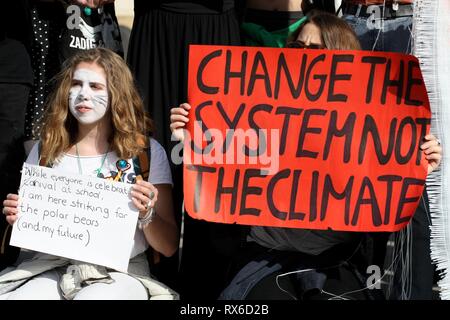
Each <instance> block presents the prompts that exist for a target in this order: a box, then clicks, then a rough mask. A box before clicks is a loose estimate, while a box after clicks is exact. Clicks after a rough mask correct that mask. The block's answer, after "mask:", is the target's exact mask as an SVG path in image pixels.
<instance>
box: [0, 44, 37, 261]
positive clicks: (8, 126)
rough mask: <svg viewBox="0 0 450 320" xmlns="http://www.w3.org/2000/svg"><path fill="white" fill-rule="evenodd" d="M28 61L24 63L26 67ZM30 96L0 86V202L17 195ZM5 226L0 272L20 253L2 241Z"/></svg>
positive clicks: (0, 224)
mask: <svg viewBox="0 0 450 320" xmlns="http://www.w3.org/2000/svg"><path fill="white" fill-rule="evenodd" d="M23 50H25V48H24V47H23ZM21 56H23V55H21ZM27 61H28V60H25V61H23V63H24V64H26V63H27ZM28 63H29V62H28ZM29 92H30V86H29V85H27V84H23V83H0V199H1V201H2V202H3V200H4V199H6V195H7V194H8V193H18V191H17V190H18V189H19V185H20V170H21V168H22V164H23V162H24V160H25V150H24V148H23V131H24V130H23V128H24V119H25V108H26V106H27V101H28V94H29ZM1 207H2V206H1ZM6 226H7V222H6V219H5V218H4V216H3V215H2V217H1V219H0V236H1V238H0V241H1V246H2V248H1V252H0V270H2V269H4V268H5V267H6V266H8V265H10V264H11V263H13V262H14V261H15V260H16V258H17V257H18V255H19V249H18V248H16V247H12V246H9V245H8V243H9V241H8V239H7V238H4V237H3V236H4V235H5V233H4V232H5V230H6ZM8 237H9V233H8ZM3 241H5V243H3Z"/></svg>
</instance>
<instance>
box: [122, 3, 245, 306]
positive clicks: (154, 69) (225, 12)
mask: <svg viewBox="0 0 450 320" xmlns="http://www.w3.org/2000/svg"><path fill="white" fill-rule="evenodd" d="M231 4H232V2H231V1H212V0H207V1H176V2H174V1H147V0H135V2H134V5H135V17H134V23H133V28H132V31H131V36H130V42H129V49H128V56H127V57H128V63H129V65H130V68H131V70H132V72H133V74H134V76H135V78H136V81H137V85H138V88H139V90H140V92H141V95H142V97H143V99H144V104H145V107H146V109H147V110H148V111H149V112H150V116H151V117H152V119H153V120H154V121H155V125H156V132H155V138H156V139H157V140H158V141H159V142H160V143H161V144H162V145H163V147H164V148H165V149H166V151H167V152H168V154H170V152H171V147H172V146H173V144H174V143H173V142H172V141H171V139H170V138H171V132H170V127H169V125H170V118H169V116H170V109H171V108H172V107H175V106H178V105H179V104H180V103H182V102H186V101H187V75H188V74H187V73H188V48H189V44H210V45H239V44H240V43H241V42H240V30H239V23H238V20H237V16H236V13H235V11H234V10H233V9H232V5H231ZM172 171H173V178H174V190H173V195H174V208H175V214H176V217H177V218H178V219H179V221H178V223H180V224H181V221H180V220H181V213H180V211H181V207H182V201H183V198H182V197H183V180H182V173H183V168H182V166H181V165H179V166H175V165H172ZM230 229H231V230H230ZM234 229H239V227H237V226H230V225H221V224H214V223H206V222H204V221H198V220H193V219H192V218H190V217H189V216H188V214H187V213H186V214H185V219H184V235H183V251H182V258H181V265H180V271H179V275H180V283H179V284H176V283H174V280H175V274H176V273H177V263H176V261H174V260H176V258H175V257H174V258H170V259H163V261H162V263H167V265H166V267H164V268H160V270H161V271H162V272H163V273H164V274H160V279H161V280H162V281H163V282H164V283H167V284H168V285H169V286H171V287H174V288H176V289H177V290H178V291H179V292H180V293H181V295H182V297H183V298H195V299H216V298H217V296H218V295H219V293H220V291H221V290H222V289H223V287H224V274H225V266H226V265H227V262H228V261H229V257H230V255H232V250H231V249H230V251H231V253H229V252H223V251H220V248H223V249H224V250H229V249H228V247H230V246H231V247H232V245H231V243H233V242H234V241H237V242H239V235H238V240H235V238H236V237H235V235H234V231H233V230H234ZM236 232H237V233H239V231H236ZM218 247H220V248H218Z"/></svg>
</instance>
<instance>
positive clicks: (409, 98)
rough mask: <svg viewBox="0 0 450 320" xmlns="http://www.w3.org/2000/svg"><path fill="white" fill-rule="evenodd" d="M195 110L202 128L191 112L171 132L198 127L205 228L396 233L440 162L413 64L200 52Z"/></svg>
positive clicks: (289, 53) (287, 52) (408, 59)
mask: <svg viewBox="0 0 450 320" xmlns="http://www.w3.org/2000/svg"><path fill="white" fill-rule="evenodd" d="M189 102H190V104H191V106H192V110H191V111H190V112H189V119H191V121H189V122H187V121H185V120H187V119H184V118H185V117H186V116H187V114H186V112H187V110H184V108H182V110H183V111H181V109H180V110H179V112H178V111H174V113H173V114H172V117H174V118H173V119H172V121H173V126H171V127H172V129H173V130H177V129H179V128H181V127H183V126H184V123H187V125H186V127H187V129H188V133H189V134H188V135H187V139H186V140H185V151H184V162H185V170H184V177H185V179H184V184H185V185H184V193H185V205H186V209H187V211H188V213H189V214H190V215H191V216H193V217H194V218H198V219H206V220H208V221H214V222H225V223H241V224H250V225H265V226H277V227H292V228H307V229H328V228H331V229H333V230H342V231H396V230H399V229H401V228H402V227H404V226H405V225H406V224H407V223H408V221H409V220H410V219H411V217H412V214H413V212H414V210H415V208H416V206H417V203H418V201H419V199H420V195H421V193H422V191H423V185H424V182H425V177H426V174H427V166H428V165H429V164H430V165H431V166H432V167H435V166H436V165H437V164H438V163H439V161H440V147H439V146H438V144H437V142H436V139H435V138H434V137H431V136H429V135H428V130H429V125H430V110H429V103H428V99H427V95H426V90H425V86H424V84H423V80H422V77H421V73H420V69H419V65H418V62H417V60H416V59H415V58H414V57H412V56H407V55H400V54H386V53H372V52H364V51H324V50H315V51H311V50H302V51H301V52H300V51H298V50H291V49H274V48H246V47H215V46H191V48H190V65H189ZM185 111H186V112H185ZM175 118H176V119H175ZM425 137H426V138H425ZM424 138H425V139H426V140H428V141H427V142H425V143H423V144H422V143H420V141H422V140H423V139H424ZM421 148H422V150H425V156H423V154H422V152H421ZM429 161H430V163H429Z"/></svg>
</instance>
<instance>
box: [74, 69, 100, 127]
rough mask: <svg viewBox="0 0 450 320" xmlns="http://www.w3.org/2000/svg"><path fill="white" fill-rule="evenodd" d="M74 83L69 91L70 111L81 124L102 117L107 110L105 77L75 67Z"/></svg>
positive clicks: (93, 121) (92, 121) (89, 122)
mask: <svg viewBox="0 0 450 320" xmlns="http://www.w3.org/2000/svg"><path fill="white" fill-rule="evenodd" d="M73 81H74V84H73V85H72V87H71V88H70V91H69V110H70V113H72V115H73V116H74V117H75V118H76V119H77V120H78V121H79V122H80V123H83V124H91V123H95V122H97V121H99V120H100V119H102V118H103V116H104V115H105V113H106V111H107V110H108V91H107V86H106V85H107V83H106V79H105V77H104V76H103V75H102V74H100V73H97V72H94V71H91V70H88V69H76V70H75V72H74V74H73Z"/></svg>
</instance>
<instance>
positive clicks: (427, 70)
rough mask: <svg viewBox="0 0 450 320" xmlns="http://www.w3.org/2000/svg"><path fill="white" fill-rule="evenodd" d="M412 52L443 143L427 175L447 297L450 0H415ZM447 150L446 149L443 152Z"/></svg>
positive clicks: (434, 247) (434, 255)
mask: <svg viewBox="0 0 450 320" xmlns="http://www.w3.org/2000/svg"><path fill="white" fill-rule="evenodd" d="M414 4H415V7H414V19H413V37H414V49H413V54H414V55H415V56H416V57H417V58H418V59H419V61H420V66H421V70H422V74H423V77H424V80H425V84H426V87H427V91H428V97H429V100H430V105H431V111H432V122H431V132H432V133H433V134H434V135H436V136H437V137H438V138H439V139H440V140H441V144H442V146H443V150H444V151H443V152H444V154H443V159H442V163H441V166H440V168H439V169H438V170H436V171H435V172H433V173H432V174H430V175H429V176H428V178H427V191H428V197H429V202H430V214H431V219H432V226H431V259H432V260H433V262H434V263H436V265H437V270H438V271H439V273H440V280H439V282H438V285H439V287H440V296H441V299H445V300H450V273H449V268H450V217H449V204H450V203H449V201H450V199H449V197H448V192H449V190H450V171H449V168H448V166H449V164H450V162H449V161H448V154H449V153H448V150H446V149H448V148H446V146H450V59H449V58H448V54H449V51H450V23H449V22H448V21H450V1H449V0H416V1H415V2H414ZM446 151H447V152H446Z"/></svg>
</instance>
